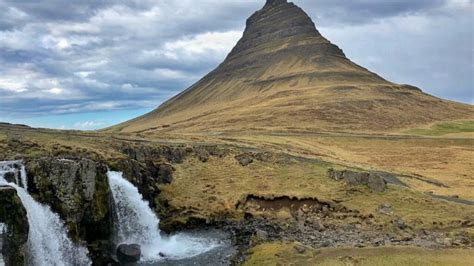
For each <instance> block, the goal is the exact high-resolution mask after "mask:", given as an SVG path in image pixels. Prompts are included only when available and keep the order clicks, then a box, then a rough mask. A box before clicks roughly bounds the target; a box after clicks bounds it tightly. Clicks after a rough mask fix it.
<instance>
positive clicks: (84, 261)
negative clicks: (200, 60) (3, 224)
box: [0, 161, 91, 266]
mask: <svg viewBox="0 0 474 266" xmlns="http://www.w3.org/2000/svg"><path fill="white" fill-rule="evenodd" d="M6 173H14V174H15V176H16V178H15V179H16V182H17V183H11V182H10V183H9V182H8V181H6V180H5V178H4V176H5V174H6ZM18 176H19V177H18ZM0 185H8V186H11V187H14V188H15V189H16V191H17V194H18V197H19V198H20V200H21V202H22V203H23V206H24V207H25V209H26V212H27V218H28V224H29V226H30V230H29V234H28V243H27V248H28V265H35V266H63V265H64V266H66V265H90V264H91V261H90V259H89V258H88V256H87V255H88V251H87V249H86V248H84V247H81V246H78V245H76V244H74V243H73V242H72V241H71V240H70V239H69V237H68V235H67V230H66V227H65V225H64V223H63V221H62V220H61V218H60V217H59V215H57V214H56V213H54V212H52V211H51V209H50V208H49V207H48V206H47V205H43V204H41V203H38V202H37V201H36V200H35V199H34V198H33V197H32V196H31V195H30V194H29V193H28V191H27V190H26V186H27V176H26V171H25V168H24V166H23V164H22V163H21V162H20V161H8V162H0Z"/></svg>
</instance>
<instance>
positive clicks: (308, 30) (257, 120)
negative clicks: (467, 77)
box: [110, 0, 474, 133]
mask: <svg viewBox="0 0 474 266" xmlns="http://www.w3.org/2000/svg"><path fill="white" fill-rule="evenodd" d="M420 63H421V62H420ZM473 117H474V106H471V105H467V104H461V103H456V102H452V101H447V100H442V99H439V98H436V97H433V96H430V95H428V94H425V93H423V92H422V91H421V90H420V89H418V88H416V87H413V86H409V85H399V84H394V83H392V82H389V81H387V80H385V79H383V78H382V77H380V76H378V75H377V74H375V73H372V72H370V71H368V70H367V69H365V68H363V67H361V66H359V65H357V64H355V63H353V62H352V61H351V60H349V59H348V58H347V57H346V56H345V54H344V52H343V51H342V50H341V49H340V48H339V47H337V46H336V45H334V44H332V43H331V42H330V41H329V40H327V39H326V38H324V37H323V36H322V35H321V34H320V33H319V32H318V30H317V29H316V27H315V25H314V23H313V22H312V20H311V18H310V17H309V16H308V15H307V14H306V13H305V12H304V11H303V10H302V9H301V8H299V7H298V6H296V5H295V4H293V3H288V2H287V1H286V0H267V2H266V4H265V6H264V7H263V8H262V9H261V10H259V11H257V12H255V13H254V14H253V15H252V16H251V17H250V18H248V20H247V25H246V29H245V31H244V33H243V36H242V38H241V39H240V40H239V41H238V43H237V45H236V46H235V47H234V48H233V49H232V51H231V52H230V53H229V55H228V56H227V57H226V59H225V60H224V62H222V63H221V64H220V65H219V66H218V67H217V68H216V69H214V70H213V71H212V72H210V73H209V74H207V75H206V76H205V77H203V78H202V79H201V80H199V81H198V82H197V83H195V84H194V85H192V86H191V87H190V88H188V89H186V90H184V91H183V92H181V93H180V94H178V95H177V96H175V97H173V98H172V99H170V100H168V101H167V102H165V103H164V104H162V105H161V106H159V107H158V108H157V109H156V110H154V111H152V112H150V113H148V114H145V115H143V116H141V117H138V118H136V119H133V120H130V121H128V122H125V123H123V124H120V125H117V126H115V127H112V128H111V129H110V130H114V131H121V132H145V133H146V132H153V131H157V130H165V131H173V130H176V131H180V132H181V131H186V132H198V131H227V130H237V131H238V130H297V131H352V132H368V131H370V132H374V131H376V132H383V131H393V130H400V129H403V128H408V127H412V126H417V125H424V124H429V123H432V122H435V121H441V120H454V119H465V118H473Z"/></svg>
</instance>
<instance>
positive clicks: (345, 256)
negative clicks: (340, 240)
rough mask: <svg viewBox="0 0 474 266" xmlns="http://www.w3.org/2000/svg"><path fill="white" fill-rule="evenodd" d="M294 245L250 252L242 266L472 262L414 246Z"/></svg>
mask: <svg viewBox="0 0 474 266" xmlns="http://www.w3.org/2000/svg"><path fill="white" fill-rule="evenodd" d="M295 246H300V247H301V245H300V244H298V243H285V242H273V243H265V244H261V245H258V246H256V247H254V248H252V249H251V250H250V257H249V258H248V260H247V261H246V262H245V263H243V265H245V266H250V265H258V266H267V265H268V266H270V265H327V266H336V265H338V266H339V265H341V266H347V265H367V266H372V265H374V266H398V265H407V266H419V265H426V266H428V265H429V266H464V265H465V266H468V265H472V261H473V259H474V252H473V250H461V249H444V250H429V249H422V248H416V247H381V248H335V249H318V250H316V249H312V248H309V247H304V248H305V251H304V252H303V253H298V252H297V251H296V249H295Z"/></svg>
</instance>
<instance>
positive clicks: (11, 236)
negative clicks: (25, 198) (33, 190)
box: [0, 186, 29, 265]
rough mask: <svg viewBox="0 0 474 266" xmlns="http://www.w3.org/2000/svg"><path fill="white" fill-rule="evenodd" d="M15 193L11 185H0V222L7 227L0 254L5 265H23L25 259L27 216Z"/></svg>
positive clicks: (27, 230) (27, 229) (27, 228)
mask: <svg viewBox="0 0 474 266" xmlns="http://www.w3.org/2000/svg"><path fill="white" fill-rule="evenodd" d="M16 193H17V192H16V189H14V188H13V187H10V186H0V223H3V224H5V225H6V227H7V228H6V229H7V230H6V234H5V235H4V238H3V240H2V242H3V243H2V254H1V255H2V256H3V258H4V260H5V264H6V265H24V264H25V261H26V243H27V241H28V232H29V225H28V218H27V216H26V210H25V208H24V207H23V204H22V203H21V200H20V198H19V197H18V195H17V194H16ZM0 233H2V232H0Z"/></svg>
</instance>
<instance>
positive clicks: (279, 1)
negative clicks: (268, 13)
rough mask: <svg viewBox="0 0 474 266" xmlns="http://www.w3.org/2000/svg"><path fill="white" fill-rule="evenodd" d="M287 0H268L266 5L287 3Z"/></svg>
mask: <svg viewBox="0 0 474 266" xmlns="http://www.w3.org/2000/svg"><path fill="white" fill-rule="evenodd" d="M287 3H288V1H287V0H267V3H266V4H265V6H276V5H281V4H287Z"/></svg>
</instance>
